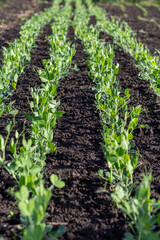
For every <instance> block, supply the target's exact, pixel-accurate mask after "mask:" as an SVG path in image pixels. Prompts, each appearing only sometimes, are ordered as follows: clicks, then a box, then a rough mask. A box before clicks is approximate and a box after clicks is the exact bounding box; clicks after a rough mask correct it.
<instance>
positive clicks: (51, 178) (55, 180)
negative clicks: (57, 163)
mask: <svg viewBox="0 0 160 240" xmlns="http://www.w3.org/2000/svg"><path fill="white" fill-rule="evenodd" d="M50 181H51V183H52V184H53V185H54V184H55V182H57V181H58V177H57V175H56V174H52V175H51V176H50Z"/></svg>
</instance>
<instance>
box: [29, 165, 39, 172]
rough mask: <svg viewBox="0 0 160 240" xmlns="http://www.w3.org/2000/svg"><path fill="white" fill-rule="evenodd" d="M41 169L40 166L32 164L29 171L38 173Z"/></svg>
mask: <svg viewBox="0 0 160 240" xmlns="http://www.w3.org/2000/svg"><path fill="white" fill-rule="evenodd" d="M40 171H41V167H40V166H39V165H34V166H33V167H32V168H31V169H30V172H31V174H38V173H40Z"/></svg>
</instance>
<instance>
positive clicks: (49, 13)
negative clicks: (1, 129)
mask: <svg viewBox="0 0 160 240" xmlns="http://www.w3.org/2000/svg"><path fill="white" fill-rule="evenodd" d="M59 4H60V0H56V1H54V3H53V5H52V7H50V8H48V9H46V10H45V11H44V12H41V13H40V14H35V15H34V16H33V17H32V18H31V19H29V20H28V21H26V22H25V23H24V24H23V25H22V27H21V31H20V39H16V40H15V41H14V42H13V43H9V45H10V47H9V48H5V47H3V62H2V64H3V65H2V67H1V68H0V117H1V116H2V115H3V114H15V110H13V109H12V107H11V105H12V103H10V104H9V105H10V106H6V105H5V104H4V100H5V99H7V98H8V97H9V96H10V95H12V93H13V91H14V89H16V85H17V81H18V78H19V76H20V75H21V74H22V73H23V72H24V68H25V66H26V65H27V64H28V63H29V62H30V58H31V56H30V54H31V50H32V49H33V48H34V47H36V44H35V40H36V38H37V36H38V35H39V33H40V31H41V29H42V28H43V27H44V26H45V25H46V24H48V23H49V22H50V21H51V20H52V19H53V17H54V15H55V14H56V13H57V12H58V10H59Z"/></svg>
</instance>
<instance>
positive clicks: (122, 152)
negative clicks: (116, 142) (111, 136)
mask: <svg viewBox="0 0 160 240" xmlns="http://www.w3.org/2000/svg"><path fill="white" fill-rule="evenodd" d="M116 153H117V154H118V156H119V157H121V156H122V155H123V154H124V150H123V148H122V147H119V148H117V150H116Z"/></svg>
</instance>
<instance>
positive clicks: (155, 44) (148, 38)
mask: <svg viewBox="0 0 160 240" xmlns="http://www.w3.org/2000/svg"><path fill="white" fill-rule="evenodd" d="M99 6H100V7H103V9H105V10H106V12H107V14H108V16H114V17H115V18H116V19H118V18H121V21H122V20H124V21H126V22H128V24H129V26H130V27H131V28H132V29H133V30H134V32H135V33H136V37H137V39H139V40H140V41H141V42H142V43H144V44H146V45H147V47H148V49H149V50H150V52H151V54H153V53H154V52H155V51H156V49H160V29H159V27H158V26H157V25H156V24H155V23H153V22H149V21H141V20H139V19H138V16H141V17H144V15H143V12H142V10H141V9H139V8H138V7H136V6H134V5H131V6H126V11H125V13H126V14H127V16H128V17H124V13H123V12H122V10H121V8H120V7H119V6H113V5H111V4H99ZM147 9H148V17H145V18H148V19H150V18H153V19H155V20H156V21H157V16H159V15H160V11H159V10H158V9H157V8H156V7H147ZM159 19H160V18H159ZM157 22H159V21H157Z"/></svg>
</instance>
